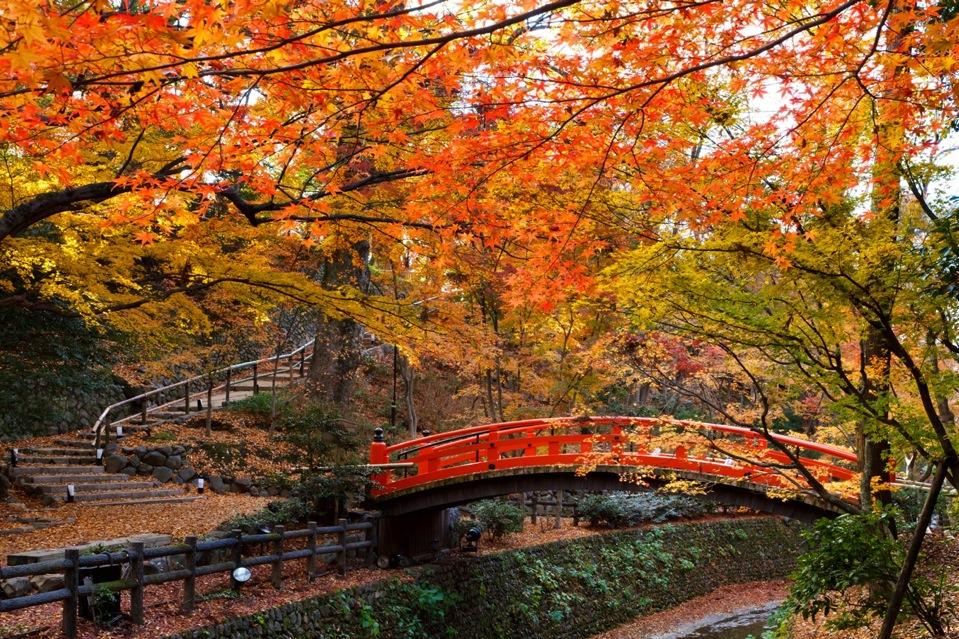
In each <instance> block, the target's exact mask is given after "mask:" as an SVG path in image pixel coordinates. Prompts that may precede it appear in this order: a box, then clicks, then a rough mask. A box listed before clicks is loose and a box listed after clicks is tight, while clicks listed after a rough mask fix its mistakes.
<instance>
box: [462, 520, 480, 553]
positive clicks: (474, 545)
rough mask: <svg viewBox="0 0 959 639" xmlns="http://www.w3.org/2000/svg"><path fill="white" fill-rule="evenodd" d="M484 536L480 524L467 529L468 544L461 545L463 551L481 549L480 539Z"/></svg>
mask: <svg viewBox="0 0 959 639" xmlns="http://www.w3.org/2000/svg"><path fill="white" fill-rule="evenodd" d="M482 536H483V530H482V529H481V528H480V527H479V526H473V527H472V528H470V529H469V530H467V531H466V534H465V535H464V537H465V538H466V545H465V546H462V547H461V550H462V551H463V552H476V551H477V550H479V540H480V537H482Z"/></svg>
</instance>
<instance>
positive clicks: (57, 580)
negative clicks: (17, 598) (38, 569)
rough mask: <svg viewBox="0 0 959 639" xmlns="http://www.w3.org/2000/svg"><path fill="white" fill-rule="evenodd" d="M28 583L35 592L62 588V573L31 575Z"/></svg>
mask: <svg viewBox="0 0 959 639" xmlns="http://www.w3.org/2000/svg"><path fill="white" fill-rule="evenodd" d="M30 583H31V584H32V586H33V589H34V590H36V591H37V592H50V591H51V590H57V589H58V588H63V575H39V576H37V577H31V578H30Z"/></svg>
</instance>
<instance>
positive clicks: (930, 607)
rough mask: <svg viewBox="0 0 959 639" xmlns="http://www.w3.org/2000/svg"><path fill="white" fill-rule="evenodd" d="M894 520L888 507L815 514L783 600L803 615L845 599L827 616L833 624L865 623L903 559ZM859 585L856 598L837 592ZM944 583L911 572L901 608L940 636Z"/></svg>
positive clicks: (878, 609)
mask: <svg viewBox="0 0 959 639" xmlns="http://www.w3.org/2000/svg"><path fill="white" fill-rule="evenodd" d="M893 524H894V513H893V510H892V509H887V510H883V511H878V512H871V513H865V514H860V515H850V514H846V515H840V516H839V517H836V518H835V519H820V520H819V521H818V522H816V525H815V526H814V527H813V528H812V530H810V531H807V532H804V533H803V537H804V539H805V541H806V544H807V548H808V550H807V551H806V552H805V553H804V554H803V555H801V556H800V558H799V561H798V562H797V565H796V570H795V571H794V572H793V574H792V580H793V585H792V589H791V590H790V594H789V600H788V604H789V606H790V607H791V608H792V609H793V610H795V611H797V612H799V613H800V614H801V615H802V616H803V617H804V618H805V617H813V618H815V616H816V615H817V614H819V613H822V614H826V615H828V614H829V613H830V611H833V610H834V609H836V607H837V603H838V602H839V601H842V602H843V604H844V607H843V610H842V613H841V614H840V615H838V616H837V617H836V618H835V619H832V620H831V621H830V625H831V626H832V627H834V628H840V629H844V628H851V627H859V626H864V625H866V624H867V623H868V622H869V619H870V617H871V616H872V615H882V614H883V613H884V612H885V610H886V607H887V603H888V600H889V597H890V595H891V593H892V589H893V585H894V584H895V582H896V579H897V577H898V574H899V570H900V566H901V565H902V562H903V559H904V555H905V553H904V549H903V546H902V545H901V543H900V542H899V541H898V540H896V539H895V538H893V537H892V535H890V534H889V532H888V531H889V530H890V529H891V528H892V526H893ZM854 586H862V587H864V588H863V590H864V592H865V593H866V596H864V597H863V598H861V599H858V600H849V599H848V598H843V596H842V593H843V592H844V591H847V590H848V589H850V588H852V587H854ZM942 591H943V583H942V582H940V583H938V584H935V583H931V582H930V581H929V580H928V579H925V578H923V577H914V578H913V580H912V581H911V582H910V585H909V588H908V590H907V592H906V602H905V603H906V606H905V610H906V612H911V613H913V614H915V615H916V617H917V618H918V619H919V621H920V622H921V623H922V624H923V625H924V626H926V628H927V629H928V630H929V631H930V633H931V634H932V635H933V636H942V634H943V625H944V619H943V617H944V615H946V614H947V613H948V612H949V611H947V610H946V609H945V608H944V607H943V605H942Z"/></svg>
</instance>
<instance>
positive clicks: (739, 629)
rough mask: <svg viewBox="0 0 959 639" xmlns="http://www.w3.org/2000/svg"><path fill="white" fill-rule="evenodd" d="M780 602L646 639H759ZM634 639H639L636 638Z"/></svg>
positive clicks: (727, 614) (706, 620)
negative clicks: (748, 638) (750, 638)
mask: <svg viewBox="0 0 959 639" xmlns="http://www.w3.org/2000/svg"><path fill="white" fill-rule="evenodd" d="M781 603H782V602H780V601H770V602H769V603H766V604H764V605H761V606H757V607H753V608H746V609H743V610H737V611H735V612H731V613H720V614H714V615H708V616H706V617H703V618H701V619H697V620H696V621H693V622H690V623H686V624H683V625H681V626H679V627H678V628H676V629H675V630H672V631H670V632H668V633H665V634H658V635H654V636H652V637H648V638H646V639H746V638H747V637H753V638H754V639H759V638H760V637H761V636H762V633H763V630H765V629H766V623H767V621H768V620H769V617H770V615H772V613H773V612H775V611H776V608H778V607H779V605H780V604H781ZM636 639H639V637H638V636H637V637H636Z"/></svg>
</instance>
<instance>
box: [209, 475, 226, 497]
mask: <svg viewBox="0 0 959 639" xmlns="http://www.w3.org/2000/svg"><path fill="white" fill-rule="evenodd" d="M208 483H209V485H210V490H212V491H213V492H215V493H216V494H217V495H223V494H226V492H227V485H226V483H224V481H223V478H222V477H220V476H219V475H213V476H212V477H210V481H209V482H208Z"/></svg>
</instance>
